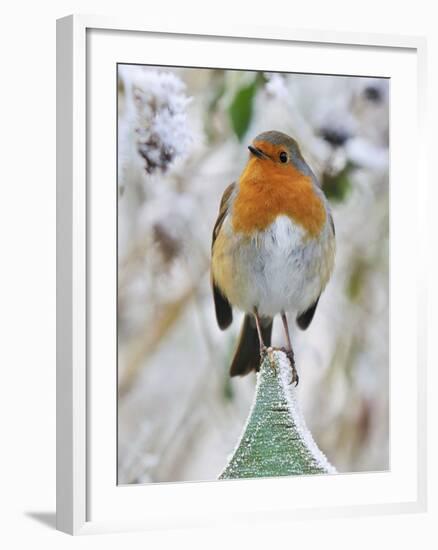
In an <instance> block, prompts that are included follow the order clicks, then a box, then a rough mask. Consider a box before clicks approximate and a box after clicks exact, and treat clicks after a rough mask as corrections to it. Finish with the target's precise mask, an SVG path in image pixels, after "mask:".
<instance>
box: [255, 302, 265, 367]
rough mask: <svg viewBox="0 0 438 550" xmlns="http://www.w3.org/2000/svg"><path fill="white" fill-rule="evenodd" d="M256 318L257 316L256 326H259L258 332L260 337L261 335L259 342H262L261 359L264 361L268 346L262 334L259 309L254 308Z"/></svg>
mask: <svg viewBox="0 0 438 550" xmlns="http://www.w3.org/2000/svg"><path fill="white" fill-rule="evenodd" d="M254 318H255V323H256V327H257V334H258V337H259V344H260V361H263V359H264V357H265V355H266V353H267V351H268V348H267V347H266V346H265V343H264V341H263V334H262V329H261V326H260V318H259V314H258V311H257V308H254Z"/></svg>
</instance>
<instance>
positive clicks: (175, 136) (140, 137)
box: [121, 69, 192, 174]
mask: <svg viewBox="0 0 438 550" xmlns="http://www.w3.org/2000/svg"><path fill="white" fill-rule="evenodd" d="M121 76H122V78H123V80H124V83H125V87H126V100H127V107H128V109H129V110H130V111H131V114H132V118H133V130H134V132H135V134H136V147H137V151H138V153H139V154H140V155H141V157H142V158H143V159H144V163H145V170H146V172H147V173H148V174H153V173H156V172H159V171H161V172H162V173H164V172H166V170H167V169H168V168H169V167H170V165H171V164H172V162H173V161H174V160H175V159H176V158H177V157H183V156H185V155H186V154H187V152H188V149H189V145H190V143H191V141H192V138H191V132H190V128H189V125H188V123H187V106H188V104H189V103H190V101H191V99H190V98H189V97H187V95H186V87H185V84H184V83H183V81H182V80H180V79H179V78H178V77H177V76H176V75H175V74H172V73H167V72H164V71H158V70H157V71H151V70H150V69H149V70H144V71H139V70H137V71H136V72H135V73H133V72H131V71H129V70H127V69H125V70H124V71H123V70H121Z"/></svg>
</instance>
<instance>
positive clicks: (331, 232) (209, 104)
mask: <svg viewBox="0 0 438 550" xmlns="http://www.w3.org/2000/svg"><path fill="white" fill-rule="evenodd" d="M117 83H118V92H117V93H118V97H117V118H118V127H117V139H118V152H117V171H118V173H117V186H118V188H117V247H118V260H117V262H118V265H117V329H118V365H117V371H118V372H117V376H118V403H117V410H118V427H117V439H118V441H117V445H118V448H117V456H118V472H117V477H118V483H119V484H121V485H126V484H145V483H158V482H160V483H163V482H181V481H209V480H211V481H213V480H217V479H232V478H256V477H271V476H285V475H311V474H333V473H351V472H372V471H384V470H388V469H389V447H390V445H389V444H390V434H389V106H390V93H389V80H388V79H384V78H371V77H364V76H342V75H323V74H321V75H320V74H298V73H273V72H269V71H264V72H254V71H246V70H227V69H217V68H184V67H157V66H146V65H130V64H118V66H117Z"/></svg>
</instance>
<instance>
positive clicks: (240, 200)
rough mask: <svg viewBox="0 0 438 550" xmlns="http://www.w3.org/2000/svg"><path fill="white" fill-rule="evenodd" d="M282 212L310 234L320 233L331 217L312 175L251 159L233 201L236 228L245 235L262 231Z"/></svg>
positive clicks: (289, 165) (292, 168) (233, 218)
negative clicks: (315, 189)
mask: <svg viewBox="0 0 438 550" xmlns="http://www.w3.org/2000/svg"><path fill="white" fill-rule="evenodd" d="M280 215H286V216H289V217H290V218H291V219H292V220H293V221H294V222H296V223H297V224H299V225H301V226H302V227H303V229H305V230H306V231H307V233H308V235H309V236H310V237H316V236H318V235H319V233H320V232H321V230H322V228H323V226H324V224H325V221H326V216H327V214H326V210H325V207H324V204H323V202H322V200H321V198H320V197H319V196H318V195H317V194H316V193H315V191H314V188H313V182H312V180H311V178H310V177H308V176H305V175H304V174H302V173H301V172H300V171H299V170H297V169H296V168H295V167H294V166H292V165H291V164H288V165H286V166H282V165H278V164H274V163H271V162H270V161H268V160H260V159H257V158H250V160H249V162H248V164H247V166H246V168H245V170H244V171H243V173H242V176H241V177H240V180H239V191H238V194H237V196H236V198H235V201H234V204H233V216H232V224H233V229H234V230H235V231H236V232H241V233H245V234H251V233H253V232H254V231H262V230H264V229H266V228H267V227H269V226H270V225H271V224H272V223H273V222H274V221H275V219H276V218H277V216H280Z"/></svg>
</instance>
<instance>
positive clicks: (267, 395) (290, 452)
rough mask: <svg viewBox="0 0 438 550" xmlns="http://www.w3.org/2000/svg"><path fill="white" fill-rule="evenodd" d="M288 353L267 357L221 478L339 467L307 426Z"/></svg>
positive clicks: (292, 472) (323, 471) (332, 469)
mask: <svg viewBox="0 0 438 550" xmlns="http://www.w3.org/2000/svg"><path fill="white" fill-rule="evenodd" d="M290 378H291V367H290V364H289V361H288V359H287V358H286V355H285V354H284V353H283V352H280V351H273V352H270V353H269V354H268V356H267V357H266V358H265V360H264V361H263V363H262V365H261V368H260V372H259V374H258V378H257V387H256V392H255V397H254V401H253V404H252V407H251V411H250V413H249V416H248V420H247V422H246V425H245V427H244V429H243V433H242V436H241V438H240V440H239V443H238V445H237V447H236V449H235V450H234V453H233V455H232V457H231V459H230V460H229V462H228V464H227V466H226V467H225V469H224V470H223V472H222V473H221V474H220V476H219V479H232V478H254V477H272V476H287V475H300V474H322V473H329V474H333V473H336V469H335V468H334V467H333V466H332V465H331V464H330V463H329V461H328V460H327V458H326V457H325V455H324V454H323V453H322V451H321V450H320V449H319V448H318V446H317V445H316V443H315V441H314V439H313V437H312V434H311V433H310V431H309V430H308V428H307V426H306V423H305V420H304V416H303V414H302V412H301V409H300V407H299V404H298V400H297V390H296V389H295V387H294V386H292V385H290V384H289V382H290Z"/></svg>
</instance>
